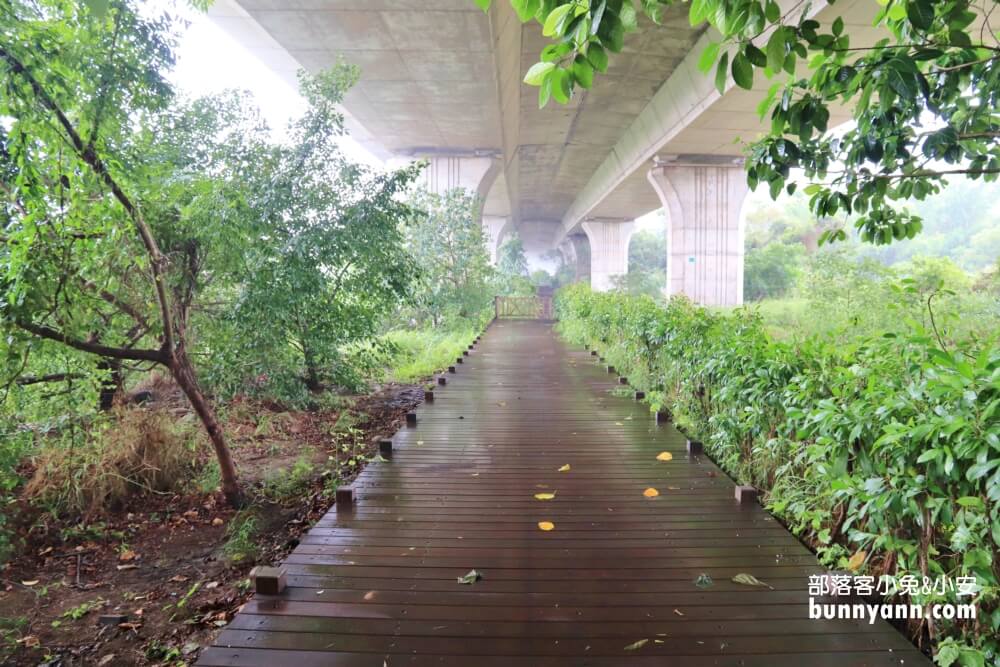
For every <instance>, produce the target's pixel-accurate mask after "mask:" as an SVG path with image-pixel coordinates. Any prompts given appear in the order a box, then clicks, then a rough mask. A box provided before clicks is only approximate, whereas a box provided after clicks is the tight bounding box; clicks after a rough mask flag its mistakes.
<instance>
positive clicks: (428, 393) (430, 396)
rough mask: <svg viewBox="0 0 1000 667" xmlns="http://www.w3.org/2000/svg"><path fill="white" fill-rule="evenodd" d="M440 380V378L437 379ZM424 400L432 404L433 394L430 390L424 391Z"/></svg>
mask: <svg viewBox="0 0 1000 667" xmlns="http://www.w3.org/2000/svg"><path fill="white" fill-rule="evenodd" d="M439 379H440V378H439ZM424 400H425V401H427V402H428V403H433V402H434V392H433V391H432V390H430V389H424Z"/></svg>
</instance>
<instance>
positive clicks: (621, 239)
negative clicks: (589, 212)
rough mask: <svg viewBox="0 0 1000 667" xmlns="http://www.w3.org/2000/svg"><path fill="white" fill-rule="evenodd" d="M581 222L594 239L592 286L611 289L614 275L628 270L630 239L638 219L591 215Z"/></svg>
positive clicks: (592, 242) (591, 258) (592, 243)
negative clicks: (618, 218) (592, 217)
mask: <svg viewBox="0 0 1000 667" xmlns="http://www.w3.org/2000/svg"><path fill="white" fill-rule="evenodd" d="M580 226H581V227H583V231H584V232H586V233H587V239H588V240H589V241H590V287H591V288H592V289H594V290H596V291H598V292H607V291H608V290H611V289H613V288H614V280H613V279H614V278H616V277H618V276H624V275H625V274H627V273H628V242H629V239H630V238H631V237H632V229H633V227H634V226H635V223H634V222H633V221H632V220H607V219H590V220H585V221H584V222H583V223H581V225H580Z"/></svg>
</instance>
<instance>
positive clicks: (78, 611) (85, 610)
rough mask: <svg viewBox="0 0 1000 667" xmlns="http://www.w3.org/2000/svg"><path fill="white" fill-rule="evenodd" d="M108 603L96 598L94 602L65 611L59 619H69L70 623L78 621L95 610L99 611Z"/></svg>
mask: <svg viewBox="0 0 1000 667" xmlns="http://www.w3.org/2000/svg"><path fill="white" fill-rule="evenodd" d="M107 603H108V601H107V600H104V599H102V598H97V599H95V600H90V601H88V602H84V603H82V604H79V605H77V606H75V607H72V608H71V609H67V610H66V611H64V612H63V613H62V615H61V616H60V618H65V619H69V620H71V621H79V620H80V619H81V618H83V617H84V616H86V615H87V614H89V613H90V612H92V611H94V610H95V609H100V608H101V607H103V606H104V605H106V604H107Z"/></svg>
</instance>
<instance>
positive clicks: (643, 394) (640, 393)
mask: <svg viewBox="0 0 1000 667" xmlns="http://www.w3.org/2000/svg"><path fill="white" fill-rule="evenodd" d="M644 398H646V392H644V391H637V392H635V400H637V401H641V400H642V399H644Z"/></svg>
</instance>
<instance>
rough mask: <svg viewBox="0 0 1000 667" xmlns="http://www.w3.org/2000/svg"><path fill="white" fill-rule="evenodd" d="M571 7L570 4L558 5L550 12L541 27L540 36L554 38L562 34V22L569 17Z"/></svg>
mask: <svg viewBox="0 0 1000 667" xmlns="http://www.w3.org/2000/svg"><path fill="white" fill-rule="evenodd" d="M572 9H573V5H572V4H571V3H566V4H564V5H559V6H558V7H556V8H555V9H553V10H552V11H551V12H549V15H548V16H547V17H546V19H545V24H544V26H543V27H542V34H543V35H545V36H546V37H554V36H556V35H557V34H561V32H562V24H563V21H564V20H565V19H566V17H567V16H569V13H570V11H572Z"/></svg>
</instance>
